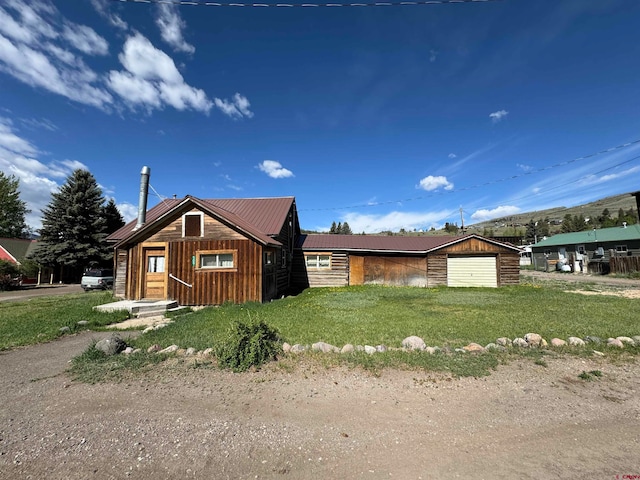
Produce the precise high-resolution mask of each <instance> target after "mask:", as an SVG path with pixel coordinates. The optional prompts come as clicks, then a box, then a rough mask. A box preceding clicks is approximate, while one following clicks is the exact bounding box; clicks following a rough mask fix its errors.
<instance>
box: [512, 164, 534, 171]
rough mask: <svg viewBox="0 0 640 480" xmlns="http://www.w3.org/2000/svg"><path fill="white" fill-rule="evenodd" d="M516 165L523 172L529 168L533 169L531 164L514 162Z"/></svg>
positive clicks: (529, 169)
mask: <svg viewBox="0 0 640 480" xmlns="http://www.w3.org/2000/svg"><path fill="white" fill-rule="evenodd" d="M516 167H518V168H519V169H520V170H523V171H525V172H530V171H531V170H533V167H532V166H531V165H524V164H522V163H516Z"/></svg>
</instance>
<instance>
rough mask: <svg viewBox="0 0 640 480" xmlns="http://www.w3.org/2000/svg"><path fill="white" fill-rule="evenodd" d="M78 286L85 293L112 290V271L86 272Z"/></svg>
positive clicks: (98, 269) (100, 269)
mask: <svg viewBox="0 0 640 480" xmlns="http://www.w3.org/2000/svg"><path fill="white" fill-rule="evenodd" d="M80 286H81V287H82V289H83V290H84V291H85V292H88V291H89V290H106V289H108V288H113V270H108V269H105V268H95V269H91V270H87V271H86V272H84V274H83V275H82V281H81V282H80Z"/></svg>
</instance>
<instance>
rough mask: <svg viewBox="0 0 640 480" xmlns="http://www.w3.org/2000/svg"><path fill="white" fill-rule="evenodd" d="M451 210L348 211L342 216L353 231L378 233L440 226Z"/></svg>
mask: <svg viewBox="0 0 640 480" xmlns="http://www.w3.org/2000/svg"><path fill="white" fill-rule="evenodd" d="M450 214H451V212H448V211H440V212H389V213H387V214H384V215H373V214H361V213H356V212H353V213H347V214H346V215H344V216H343V217H342V221H343V222H347V223H348V224H349V227H351V230H352V231H353V232H357V233H360V232H366V233H377V232H382V231H386V230H391V231H394V232H395V231H398V230H400V229H401V228H404V229H405V230H413V229H414V228H415V229H419V228H424V229H429V228H431V227H436V228H439V224H440V223H441V222H442V219H443V218H447V217H448V216H449V215H450Z"/></svg>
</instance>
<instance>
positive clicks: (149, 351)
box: [147, 343, 162, 353]
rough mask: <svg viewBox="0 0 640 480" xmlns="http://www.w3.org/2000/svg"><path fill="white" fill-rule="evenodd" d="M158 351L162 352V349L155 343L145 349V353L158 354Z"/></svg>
mask: <svg viewBox="0 0 640 480" xmlns="http://www.w3.org/2000/svg"><path fill="white" fill-rule="evenodd" d="M160 350H162V347H161V346H160V345H158V344H157V343H155V344H153V345H151V346H150V347H149V348H147V353H153V352H159V351H160Z"/></svg>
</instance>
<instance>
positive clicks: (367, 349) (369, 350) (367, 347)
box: [364, 345, 377, 355]
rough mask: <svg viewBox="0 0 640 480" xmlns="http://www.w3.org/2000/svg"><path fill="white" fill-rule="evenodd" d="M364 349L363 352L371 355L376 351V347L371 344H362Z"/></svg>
mask: <svg viewBox="0 0 640 480" xmlns="http://www.w3.org/2000/svg"><path fill="white" fill-rule="evenodd" d="M364 351H365V353H368V354H369V355H373V354H374V353H376V351H377V350H376V347H372V346H371V345H365V346H364Z"/></svg>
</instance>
